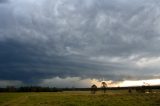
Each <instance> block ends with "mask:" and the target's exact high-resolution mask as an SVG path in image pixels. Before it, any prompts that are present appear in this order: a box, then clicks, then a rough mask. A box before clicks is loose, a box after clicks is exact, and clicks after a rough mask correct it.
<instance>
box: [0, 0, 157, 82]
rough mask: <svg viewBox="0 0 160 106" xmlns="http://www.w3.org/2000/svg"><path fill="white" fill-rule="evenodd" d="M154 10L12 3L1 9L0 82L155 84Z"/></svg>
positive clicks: (79, 2)
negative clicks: (147, 81)
mask: <svg viewBox="0 0 160 106" xmlns="http://www.w3.org/2000/svg"><path fill="white" fill-rule="evenodd" d="M2 1H4V0H0V2H2ZM159 4H160V2H159V1H158V0H150V1H145V0H134V1H129V0H114V1H107V0H99V1H97V0H70V1H68V0H39V1H36V0H29V1H27V0H24V1H21V0H16V1H14V0H11V1H10V4H6V5H5V6H4V5H3V6H1V5H0V72H1V74H0V79H1V80H15V81H17V80H19V81H23V82H25V83H27V82H30V83H31V82H32V83H34V82H38V81H41V80H43V79H47V78H53V77H57V76H59V77H62V78H65V77H81V78H97V79H98V78H102V77H105V78H106V80H110V79H111V80H126V79H143V78H145V79H148V78H155V75H157V76H156V78H157V77H159V76H160V73H159V71H158V70H159V68H160V67H159V66H158V65H156V64H158V63H160V60H159V59H157V58H159V53H160V47H159V44H160V43H159V40H160V37H159V34H160V31H159V27H160V23H159V22H160V20H159V16H160V8H159ZM153 67H154V68H153ZM155 67H156V68H155ZM151 70H152V71H151Z"/></svg>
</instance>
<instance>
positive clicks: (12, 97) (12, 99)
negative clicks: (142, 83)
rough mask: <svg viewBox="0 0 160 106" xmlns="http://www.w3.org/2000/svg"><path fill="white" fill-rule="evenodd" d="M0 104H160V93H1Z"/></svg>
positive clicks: (37, 105)
mask: <svg viewBox="0 0 160 106" xmlns="http://www.w3.org/2000/svg"><path fill="white" fill-rule="evenodd" d="M0 106H160V93H149V94H144V93H135V92H134V93H132V94H129V93H128V92H127V91H119V90H118V91H108V92H107V93H106V94H103V93H102V92H97V93H96V94H95V95H94V94H90V92H58V93H53V92H52V93H43V92H42V93H0Z"/></svg>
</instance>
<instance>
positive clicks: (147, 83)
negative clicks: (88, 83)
mask: <svg viewBox="0 0 160 106" xmlns="http://www.w3.org/2000/svg"><path fill="white" fill-rule="evenodd" d="M101 82H102V81H98V80H95V79H93V80H92V84H96V85H97V86H98V87H101ZM104 82H106V83H107V85H108V87H130V86H143V85H144V86H152V85H160V79H150V80H132V81H131V80H126V81H117V82H114V81H104Z"/></svg>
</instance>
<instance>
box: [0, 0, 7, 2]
mask: <svg viewBox="0 0 160 106" xmlns="http://www.w3.org/2000/svg"><path fill="white" fill-rule="evenodd" d="M6 2H8V0H0V3H6Z"/></svg>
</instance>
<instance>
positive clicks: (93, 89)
mask: <svg viewBox="0 0 160 106" xmlns="http://www.w3.org/2000/svg"><path fill="white" fill-rule="evenodd" d="M96 91H97V86H96V85H95V84H94V85H92V86H91V93H92V94H95V93H96Z"/></svg>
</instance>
